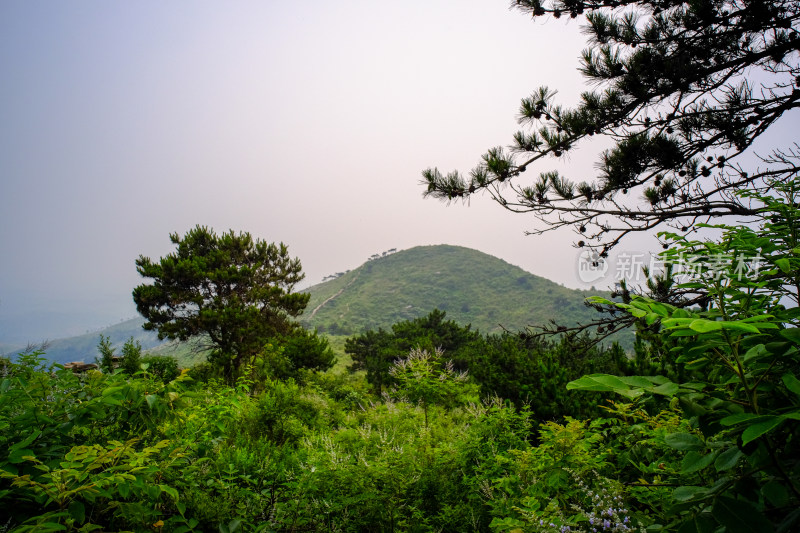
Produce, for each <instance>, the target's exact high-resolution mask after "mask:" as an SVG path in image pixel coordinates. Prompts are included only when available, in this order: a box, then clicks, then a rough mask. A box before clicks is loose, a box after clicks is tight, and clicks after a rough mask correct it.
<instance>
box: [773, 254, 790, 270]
mask: <svg viewBox="0 0 800 533" xmlns="http://www.w3.org/2000/svg"><path fill="white" fill-rule="evenodd" d="M775 265H776V266H777V267H778V268H780V269H781V270H783V271H784V272H785V273H787V274H788V273H790V272H791V271H792V263H791V261H789V260H788V259H787V258H785V257H782V258H780V259H777V260H776V261H775Z"/></svg>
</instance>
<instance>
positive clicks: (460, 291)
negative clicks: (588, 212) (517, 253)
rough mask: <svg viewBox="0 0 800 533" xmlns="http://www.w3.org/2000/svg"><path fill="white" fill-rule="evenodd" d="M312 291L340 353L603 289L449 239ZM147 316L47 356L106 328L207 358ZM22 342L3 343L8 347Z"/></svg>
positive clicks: (556, 310) (581, 308) (533, 313)
mask: <svg viewBox="0 0 800 533" xmlns="http://www.w3.org/2000/svg"><path fill="white" fill-rule="evenodd" d="M305 292H308V293H310V294H311V300H310V302H309V304H308V307H307V308H306V311H305V313H304V314H303V315H301V317H300V319H301V323H302V324H303V325H304V326H305V327H307V328H317V329H318V330H319V331H320V332H322V333H325V334H327V335H328V336H329V337H331V339H332V341H333V340H335V341H336V342H332V344H333V345H334V349H335V350H336V351H337V352H338V353H339V354H341V353H342V349H343V345H344V341H343V340H342V339H343V337H342V336H343V335H354V334H358V333H361V332H363V331H365V330H367V329H377V328H379V327H381V328H384V329H388V328H390V327H391V326H392V324H395V323H397V322H400V321H402V320H409V319H413V318H417V317H420V316H425V315H427V314H428V313H429V312H430V311H432V310H433V309H441V310H443V311H446V312H447V317H448V319H451V320H455V321H456V322H458V323H460V324H464V325H466V324H471V325H472V326H473V328H474V329H477V330H479V331H480V332H481V333H497V332H500V331H502V328H503V327H505V328H506V329H509V330H511V331H516V330H519V329H522V328H524V327H525V326H529V325H542V324H547V323H548V322H549V321H550V320H551V319H555V320H556V321H558V322H559V323H560V324H565V325H569V324H574V323H576V322H586V321H588V320H591V318H592V317H593V314H594V311H593V310H591V309H590V308H587V307H586V306H585V305H584V304H583V301H584V299H585V298H586V297H587V296H591V295H594V294H599V293H598V292H597V291H578V290H573V289H568V288H566V287H563V286H561V285H559V284H557V283H553V282H552V281H549V280H547V279H544V278H541V277H538V276H534V275H533V274H531V273H529V272H526V271H524V270H522V269H521V268H519V267H516V266H513V265H511V264H509V263H506V262H505V261H503V260H501V259H498V258H496V257H493V256H490V255H487V254H485V253H482V252H479V251H477V250H471V249H469V248H463V247H459V246H449V245H438V246H419V247H416V248H411V249H409V250H403V251H400V252H397V253H394V254H390V255H386V256H383V257H379V258H375V259H372V260H370V261H368V262H366V263H364V264H363V265H361V266H360V267H359V268H357V269H355V270H352V271H350V272H348V273H346V274H344V275H342V276H340V277H338V278H336V279H333V280H331V281H326V282H324V283H320V284H318V285H314V286H313V287H310V288H308V289H306V291H305ZM143 322H144V320H143V319H142V318H136V319H132V320H128V321H125V322H121V323H119V324H117V325H114V326H111V327H109V328H106V329H105V330H102V331H98V332H95V333H89V334H86V335H80V336H77V337H70V338H67V339H58V340H55V341H52V342H51V343H50V346H49V348H48V350H47V356H48V358H50V359H52V360H54V361H56V362H59V363H66V362H69V361H85V362H91V361H93V360H94V358H95V357H96V356H97V343H98V342H99V340H100V334H101V333H102V334H104V335H107V336H109V337H110V338H111V341H112V343H113V345H114V346H116V347H117V350H118V351H119V348H120V347H121V346H122V344H123V343H124V342H125V341H126V340H128V339H129V338H130V337H131V336H133V338H134V339H136V340H138V341H139V342H141V344H142V347H143V348H144V349H145V351H147V352H149V353H154V354H159V355H171V356H173V357H175V358H176V359H178V362H179V363H180V364H181V366H191V365H192V364H194V363H196V362H198V361H203V360H205V354H204V353H203V352H202V351H200V350H198V348H197V347H195V346H193V345H190V344H188V343H177V342H171V343H162V342H160V341H159V340H158V338H157V337H156V334H155V333H153V332H147V331H144V330H143V329H142V323H143ZM630 337H631V339H632V335H630ZM620 340H622V341H623V344H625V345H629V344H630V343H629V342H626V341H627V340H629V339H624V338H623V339H620ZM22 348H24V347H10V346H9V347H4V350H3V352H5V353H9V352H11V353H14V352H15V351H17V350H21V349H22Z"/></svg>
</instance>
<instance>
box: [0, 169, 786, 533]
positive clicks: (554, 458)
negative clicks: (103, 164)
mask: <svg viewBox="0 0 800 533" xmlns="http://www.w3.org/2000/svg"><path fill="white" fill-rule="evenodd" d="M774 191H775V197H774V198H773V197H759V198H758V200H759V201H760V202H761V203H762V204H763V205H764V208H763V210H762V213H763V217H762V221H761V224H760V225H759V226H758V227H729V226H717V227H716V228H715V229H716V230H717V231H718V232H719V234H720V237H719V239H717V240H712V241H696V240H689V239H687V238H686V237H685V236H680V235H674V234H670V235H665V236H664V237H665V238H666V239H668V240H669V242H670V243H671V247H670V249H669V250H668V251H667V252H665V253H664V254H662V258H663V259H664V261H665V264H666V269H665V274H664V275H665V276H667V275H670V274H672V277H671V278H670V279H668V280H667V279H666V278H665V279H664V280H662V281H664V282H670V283H675V284H677V285H678V286H681V287H683V288H685V289H686V290H689V291H691V290H693V289H698V288H703V289H704V290H705V291H707V292H706V294H707V295H708V299H707V301H706V302H705V303H704V305H703V306H702V307H686V308H682V307H680V306H678V305H671V304H667V303H663V302H656V301H653V300H648V299H645V298H641V297H635V296H632V297H631V296H630V295H629V297H627V298H626V300H625V301H623V302H621V303H620V302H616V303H615V302H612V301H610V300H604V301H602V303H604V304H606V305H615V306H616V307H617V309H618V310H619V311H618V312H620V313H626V314H629V315H631V316H633V317H635V318H636V319H637V327H638V328H639V330H638V336H639V341H638V344H637V346H638V349H637V352H636V356H635V357H634V358H630V357H631V356H625V354H624V353H622V352H620V351H619V349H618V348H614V347H612V348H609V349H606V348H596V349H595V350H594V351H593V352H588V355H587V354H584V355H583V356H579V355H578V354H577V353H575V350H574V349H573V348H572V346H573V345H572V344H570V343H571V342H573V340H571V339H570V338H569V337H565V338H563V339H561V340H560V341H557V342H556V341H548V342H544V341H542V342H532V341H531V340H530V339H525V338H520V337H515V336H513V335H508V334H506V335H501V336H487V337H482V336H480V335H478V334H477V333H475V332H472V331H470V328H468V327H461V326H458V325H457V324H454V323H451V322H447V321H445V320H444V314H443V313H438V312H434V313H432V314H431V315H430V316H428V317H426V318H424V319H415V320H412V321H407V322H404V323H399V324H398V325H397V326H396V327H393V328H392V331H391V332H387V331H378V332H372V333H369V334H365V335H363V336H359V337H354V338H352V339H350V340H349V341H348V351H349V352H350V353H351V354H352V357H353V365H352V369H353V370H354V372H353V373H349V374H348V373H330V372H328V373H321V372H317V371H313V370H308V369H302V370H303V371H299V370H298V371H292V372H289V371H288V370H287V368H288V367H286V364H285V363H286V357H288V356H287V354H291V353H294V352H298V351H299V352H302V346H282V345H272V344H269V345H268V346H266V347H265V348H264V350H263V353H262V354H261V355H260V356H259V357H257V358H256V365H255V366H253V367H250V368H245V369H244V371H243V372H242V374H241V376H240V377H239V378H238V380H236V381H235V382H234V383H230V384H229V383H227V382H226V381H224V380H221V379H219V378H218V377H215V374H214V372H213V368H211V367H209V366H208V365H205V366H203V365H200V366H198V367H196V368H193V369H191V370H183V371H181V372H180V373H178V374H176V373H175V372H174V368H173V367H172V366H171V365H170V364H169V363H168V362H167V361H161V360H148V359H147V358H142V359H141V360H140V362H139V366H138V370H137V369H134V368H131V366H132V365H126V364H125V361H124V360H123V361H122V365H121V366H120V368H119V369H117V370H115V369H114V368H113V367H112V368H107V371H106V372H99V371H94V370H90V371H88V372H86V373H83V374H75V373H73V372H72V371H71V370H66V369H64V368H63V367H61V366H59V365H56V364H52V363H49V362H47V361H46V360H45V359H44V357H43V354H42V353H41V352H33V353H25V354H21V355H19V356H18V357H17V358H16V359H15V360H14V361H11V360H8V359H0V515H1V516H2V520H0V529H1V530H4V531H16V532H28V531H164V532H179V533H180V532H185V531H221V532H225V533H227V532H233V531H298V532H299V531H413V532H428V531H430V532H433V531H494V532H509V533H520V532H543V531H550V532H555V531H558V532H566V531H586V532H597V531H653V532H656V531H679V532H681V533H687V532H697V533H706V532H708V533H712V532H714V533H722V532H739V531H742V532H744V531H777V532H781V531H784V532H788V531H796V530H797V528H798V525H799V524H800V511H799V510H798V509H800V449H798V437H800V379H798V377H799V376H800V352H799V351H798V345H800V335H798V331H799V330H798V327H797V323H798V317H799V316H800V313H799V312H798V307H797V301H798V297H799V295H800V292H799V289H798V287H800V278H799V277H798V276H800V274H799V273H800V224H798V218H800V216H798V215H799V214H800V211H799V210H798V205H800V188H798V186H797V183H788V184H780V183H775V184H774ZM728 256H730V257H740V256H741V257H747V258H749V260H748V261H745V262H737V261H719V260H718V259H719V258H720V257H728ZM754 258H757V259H754ZM680 265H683V266H684V267H685V266H686V265H692V269H690V270H685V269H684V270H681V271H678V270H676V269H677V267H678V266H680ZM737 269H738V271H737ZM309 339H310V341H313V342H317V341H316V340H315V338H311V337H310V338H309ZM100 348H101V352H102V350H103V349H104V348H103V344H102V343H101V347H100ZM134 348H136V347H135V346H132V347H129V348H128V349H127V351H126V350H124V352H125V353H126V354H134V353H136V352H137V350H136V349H134ZM441 348H444V350H442V349H441ZM292 350H294V352H292ZM299 352H298V353H299ZM295 356H297V354H296V353H295V354H294V355H292V357H295ZM106 359H108V357H107V358H106ZM109 361H111V360H110V359H109ZM108 364H111V362H109V363H108ZM581 374H584V375H582V376H581ZM634 374H638V375H634Z"/></svg>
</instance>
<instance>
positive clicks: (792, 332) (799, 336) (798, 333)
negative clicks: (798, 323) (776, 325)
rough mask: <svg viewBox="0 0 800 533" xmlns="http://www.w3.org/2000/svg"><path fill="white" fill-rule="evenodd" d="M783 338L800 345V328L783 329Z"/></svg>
mask: <svg viewBox="0 0 800 533" xmlns="http://www.w3.org/2000/svg"><path fill="white" fill-rule="evenodd" d="M781 336H783V337H784V338H786V339H789V340H790V341H792V342H794V343H796V344H800V328H789V329H782V330H781Z"/></svg>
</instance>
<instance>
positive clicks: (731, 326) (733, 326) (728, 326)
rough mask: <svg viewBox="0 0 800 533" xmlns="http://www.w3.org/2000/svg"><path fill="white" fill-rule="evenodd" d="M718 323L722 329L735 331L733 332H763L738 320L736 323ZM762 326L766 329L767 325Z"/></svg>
mask: <svg viewBox="0 0 800 533" xmlns="http://www.w3.org/2000/svg"><path fill="white" fill-rule="evenodd" d="M717 323H718V324H719V325H720V327H721V328H722V329H733V330H736V331H746V332H748V333H760V332H761V330H759V329H758V328H757V327H755V326H754V325H752V324H748V323H746V322H741V321H738V320H736V321H723V322H717ZM761 326H762V327H764V326H767V324H761ZM765 329H769V328H765Z"/></svg>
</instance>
